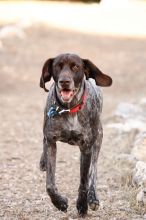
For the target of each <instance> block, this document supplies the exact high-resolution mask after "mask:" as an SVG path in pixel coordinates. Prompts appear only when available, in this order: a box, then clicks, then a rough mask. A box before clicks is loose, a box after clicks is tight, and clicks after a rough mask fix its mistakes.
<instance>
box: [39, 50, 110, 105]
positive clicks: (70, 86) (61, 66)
mask: <svg viewBox="0 0 146 220" xmlns="http://www.w3.org/2000/svg"><path fill="white" fill-rule="evenodd" d="M84 76H85V77H86V79H87V80H88V79H89V78H93V79H94V80H95V82H96V84H97V85H98V86H110V85H111V84H112V79H111V77H109V76H108V75H105V74H103V73H102V72H101V71H100V70H99V69H98V68H97V67H96V66H95V65H94V64H93V63H92V62H91V61H90V60H87V59H81V58H80V57H79V56H77V55H74V54H61V55H59V56H57V57H56V58H50V59H48V60H46V62H45V63H44V66H43V69H42V75H41V78H40V87H41V88H44V90H45V91H46V92H48V90H47V89H46V87H45V83H46V82H48V81H50V80H51V77H53V79H54V81H55V83H56V86H57V89H58V91H59V94H60V98H61V100H62V101H63V102H70V101H71V100H72V99H73V97H74V95H75V94H76V93H77V91H78V90H79V89H80V86H81V84H82V82H83V79H84Z"/></svg>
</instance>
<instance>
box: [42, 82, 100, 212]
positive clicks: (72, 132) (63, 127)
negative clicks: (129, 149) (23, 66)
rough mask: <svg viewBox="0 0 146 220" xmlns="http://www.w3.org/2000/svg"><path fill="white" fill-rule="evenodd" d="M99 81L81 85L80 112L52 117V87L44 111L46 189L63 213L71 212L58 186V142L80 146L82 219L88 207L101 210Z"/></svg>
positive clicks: (79, 206) (78, 207) (43, 158)
mask: <svg viewBox="0 0 146 220" xmlns="http://www.w3.org/2000/svg"><path fill="white" fill-rule="evenodd" d="M96 84H97V83H95V80H93V79H88V80H86V79H85V78H84V79H83V83H82V84H81V86H82V90H83V86H85V91H86V101H85V103H84V107H83V108H82V109H81V110H80V111H78V112H77V113H72V114H71V113H64V114H62V115H58V116H55V117H50V118H49V117H48V116H47V112H48V111H49V109H50V107H51V106H52V105H54V103H55V104H56V103H57V100H56V95H55V88H56V82H55V83H54V84H53V85H52V86H51V88H50V91H49V94H48V98H47V103H46V108H45V112H44V129H43V132H44V140H43V146H44V147H43V154H42V157H41V161H40V168H41V170H43V171H46V174H47V176H46V189H47V192H48V194H49V196H50V198H51V200H52V203H53V204H54V205H55V206H56V207H57V208H58V209H59V210H61V211H67V207H68V200H67V198H64V197H62V196H61V195H60V194H59V192H58V190H57V188H56V185H55V167H56V142H57V141H62V142H65V143H68V144H71V145H78V146H79V149H80V152H81V155H80V186H79V194H78V199H77V204H76V206H77V209H78V213H79V215H81V216H84V215H86V213H87V210H88V205H89V206H90V208H91V209H92V210H97V208H98V206H99V200H98V197H97V192H96V179H97V159H98V154H99V151H100V147H101V142H102V137H103V132H102V126H101V121H100V115H101V111H102V94H101V89H100V87H99V86H97V85H96Z"/></svg>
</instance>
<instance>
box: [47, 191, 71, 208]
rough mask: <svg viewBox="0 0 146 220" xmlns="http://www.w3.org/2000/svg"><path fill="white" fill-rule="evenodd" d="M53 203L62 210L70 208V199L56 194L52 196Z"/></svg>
mask: <svg viewBox="0 0 146 220" xmlns="http://www.w3.org/2000/svg"><path fill="white" fill-rule="evenodd" d="M51 201H52V203H53V205H54V206H55V207H56V208H57V209H58V210H60V211H62V212H67V208H68V199H67V198H65V197H62V196H60V195H59V194H56V195H55V196H54V197H53V198H51Z"/></svg>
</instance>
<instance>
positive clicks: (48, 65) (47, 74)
mask: <svg viewBox="0 0 146 220" xmlns="http://www.w3.org/2000/svg"><path fill="white" fill-rule="evenodd" d="M53 60H54V59H53V58H50V59H48V60H46V62H45V63H44V65H43V68H42V75H41V78H40V87H41V88H43V89H44V90H45V92H48V91H49V90H48V89H46V87H45V83H46V82H48V81H50V80H51V77H52V64H53Z"/></svg>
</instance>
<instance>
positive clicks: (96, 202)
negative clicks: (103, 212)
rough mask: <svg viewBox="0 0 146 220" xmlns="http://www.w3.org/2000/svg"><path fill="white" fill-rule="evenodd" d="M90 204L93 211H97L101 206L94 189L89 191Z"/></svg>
mask: <svg viewBox="0 0 146 220" xmlns="http://www.w3.org/2000/svg"><path fill="white" fill-rule="evenodd" d="M88 204H89V206H90V209H92V210H93V211H96V210H97V209H98V208H99V200H98V198H97V196H96V195H95V192H94V191H91V192H90V191H89V193H88Z"/></svg>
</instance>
